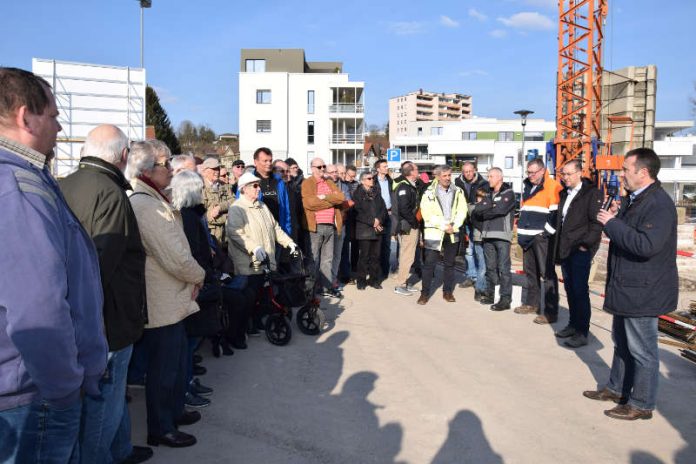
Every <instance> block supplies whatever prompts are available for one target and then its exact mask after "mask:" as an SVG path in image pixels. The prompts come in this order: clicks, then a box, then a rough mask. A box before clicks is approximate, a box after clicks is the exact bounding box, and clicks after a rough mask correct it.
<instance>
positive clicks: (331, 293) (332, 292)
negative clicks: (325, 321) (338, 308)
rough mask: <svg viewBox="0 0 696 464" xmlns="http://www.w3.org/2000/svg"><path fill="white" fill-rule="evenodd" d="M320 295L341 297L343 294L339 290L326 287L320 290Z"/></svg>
mask: <svg viewBox="0 0 696 464" xmlns="http://www.w3.org/2000/svg"><path fill="white" fill-rule="evenodd" d="M321 296H323V297H326V298H342V297H343V295H341V292H339V291H338V290H336V289H334V288H327V289H325V290H322V292H321Z"/></svg>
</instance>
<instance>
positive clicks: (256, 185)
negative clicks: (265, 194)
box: [251, 182, 261, 189]
mask: <svg viewBox="0 0 696 464" xmlns="http://www.w3.org/2000/svg"><path fill="white" fill-rule="evenodd" d="M251 188H255V189H258V188H261V186H260V185H259V184H258V182H255V183H253V184H251Z"/></svg>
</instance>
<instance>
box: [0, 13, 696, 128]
mask: <svg viewBox="0 0 696 464" xmlns="http://www.w3.org/2000/svg"><path fill="white" fill-rule="evenodd" d="M152 3H153V5H152V8H151V9H147V10H145V68H146V70H147V76H148V77H147V80H148V83H149V84H150V85H151V86H153V87H154V88H155V89H156V90H157V92H158V95H159V97H160V100H161V103H162V105H163V106H164V108H165V110H166V111H167V113H168V114H169V117H170V119H171V121H172V123H173V125H174V127H175V128H176V127H177V126H178V125H179V123H180V122H181V121H183V120H190V121H192V122H194V123H195V124H207V125H209V126H210V127H211V128H212V129H213V130H214V131H216V132H217V133H223V132H235V133H236V132H237V130H238V127H239V124H238V121H239V114H238V111H239V110H238V72H239V62H240V50H241V49H242V48H303V49H304V50H305V56H306V59H307V60H308V61H341V62H343V69H344V72H347V73H348V74H349V75H350V79H351V80H354V81H364V82H365V105H366V110H365V112H366V115H365V119H366V122H367V124H377V125H383V124H386V122H387V120H388V118H389V116H388V113H389V110H388V100H389V98H391V97H395V96H398V95H402V94H405V93H407V92H410V91H414V90H418V89H420V88H422V89H424V90H431V91H436V92H459V93H465V94H469V95H472V96H473V110H474V114H475V115H476V116H481V117H497V118H510V117H515V115H513V111H515V110H517V109H520V108H526V109H531V110H533V111H535V115H534V116H535V117H542V118H545V119H550V120H552V119H554V118H555V80H556V78H555V76H556V65H557V47H558V42H557V38H556V37H557V32H558V26H557V19H558V8H557V2H556V0H430V1H429V2H423V1H422V0H420V1H412V0H401V1H392V0H382V1H376V0H369V1H367V0H353V1H351V2H327V1H317V0H303V1H301V2H300V1H289V0H284V1H267V0H256V1H232V0H198V1H192V0H188V1H184V0H153V2H152ZM0 16H1V17H2V19H3V21H2V22H3V34H2V35H3V37H2V39H0V65H2V66H15V67H20V68H24V69H31V60H32V58H34V57H35V58H47V59H56V60H65V61H76V62H84V63H95V64H108V65H114V66H131V67H139V66H140V8H139V4H138V1H137V0H98V1H97V0H59V1H58V0H41V1H40V0H23V1H14V0H0ZM694 18H696V1H694V0H662V1H655V0H609V17H608V19H607V25H606V30H605V35H606V43H605V50H604V53H605V63H604V64H605V67H606V68H607V69H619V68H622V67H625V66H630V65H636V66H643V65H647V64H655V65H657V67H658V81H657V88H658V91H657V119H658V120H692V119H693V118H694V114H693V113H692V111H691V106H690V104H689V98H690V97H695V96H696V90H695V89H694V82H696V52H695V51H694V48H695V47H694V45H696V32H695V31H694V27H693V21H694Z"/></svg>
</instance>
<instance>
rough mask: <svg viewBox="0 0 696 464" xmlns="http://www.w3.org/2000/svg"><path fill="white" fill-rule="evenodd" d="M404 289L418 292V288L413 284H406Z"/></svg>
mask: <svg viewBox="0 0 696 464" xmlns="http://www.w3.org/2000/svg"><path fill="white" fill-rule="evenodd" d="M404 288H406V291H408V292H411V293H418V292H420V289H419V288H418V287H416V286H415V285H406V287H404Z"/></svg>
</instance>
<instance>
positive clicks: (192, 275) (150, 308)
mask: <svg viewBox="0 0 696 464" xmlns="http://www.w3.org/2000/svg"><path fill="white" fill-rule="evenodd" d="M131 185H132V186H133V193H132V194H131V196H130V201H131V205H133V211H135V217H136V218H137V219H138V228H139V229H140V236H141V238H142V241H143V247H144V248H145V254H146V255H147V257H146V259H145V286H146V289H147V290H146V291H147V315H148V323H147V325H146V326H145V328H146V329H154V328H156V327H164V326H167V325H172V324H176V323H177V322H179V321H182V320H183V319H184V318H186V317H187V316H189V315H190V314H193V313H195V312H197V311H198V310H199V308H198V304H197V303H196V302H195V300H192V299H191V294H192V293H193V287H194V285H195V284H200V283H202V282H203V279H204V278H205V271H204V270H203V268H202V267H200V266H199V265H198V263H197V262H196V260H195V259H194V258H193V256H192V255H191V248H190V247H189V244H188V241H187V240H186V235H184V228H183V222H182V220H181V215H180V214H179V212H178V211H176V210H175V209H174V208H172V206H171V205H170V204H169V203H167V202H166V201H164V200H163V199H162V197H160V195H159V194H158V193H157V191H155V189H153V188H152V187H150V186H149V185H147V184H146V183H144V182H142V181H140V180H138V179H135V180H133V181H131Z"/></svg>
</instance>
